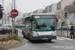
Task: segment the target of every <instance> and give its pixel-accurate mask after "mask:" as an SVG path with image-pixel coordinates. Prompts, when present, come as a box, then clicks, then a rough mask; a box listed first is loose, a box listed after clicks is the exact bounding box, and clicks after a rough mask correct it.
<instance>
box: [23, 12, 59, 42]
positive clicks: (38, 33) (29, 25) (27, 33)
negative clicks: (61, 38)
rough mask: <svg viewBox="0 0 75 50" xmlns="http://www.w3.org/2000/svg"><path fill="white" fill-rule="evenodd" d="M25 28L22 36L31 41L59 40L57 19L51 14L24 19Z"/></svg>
mask: <svg viewBox="0 0 75 50" xmlns="http://www.w3.org/2000/svg"><path fill="white" fill-rule="evenodd" d="M24 19H25V20H24V24H25V28H23V29H22V34H23V36H24V37H25V38H28V39H29V40H30V41H33V40H48V41H51V40H52V39H57V31H56V23H57V21H58V20H57V18H56V16H55V14H54V13H51V14H33V15H31V16H28V17H25V18H24Z"/></svg>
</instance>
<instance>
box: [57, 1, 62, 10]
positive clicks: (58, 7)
mask: <svg viewBox="0 0 75 50" xmlns="http://www.w3.org/2000/svg"><path fill="white" fill-rule="evenodd" d="M59 9H61V2H59V3H57V10H59Z"/></svg>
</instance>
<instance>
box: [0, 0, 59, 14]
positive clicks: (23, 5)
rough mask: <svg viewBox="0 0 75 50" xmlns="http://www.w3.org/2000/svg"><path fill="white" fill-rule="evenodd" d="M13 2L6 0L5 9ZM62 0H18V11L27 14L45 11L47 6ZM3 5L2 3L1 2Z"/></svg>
mask: <svg viewBox="0 0 75 50" xmlns="http://www.w3.org/2000/svg"><path fill="white" fill-rule="evenodd" d="M11 1H12V0H4V8H6V7H8V6H9V4H11ZM59 1H60V0H16V6H17V10H18V11H20V12H22V13H26V12H31V11H34V10H37V9H44V8H45V7H46V6H47V5H50V4H53V3H57V2H59ZM0 3H1V4H2V1H1V0H0Z"/></svg>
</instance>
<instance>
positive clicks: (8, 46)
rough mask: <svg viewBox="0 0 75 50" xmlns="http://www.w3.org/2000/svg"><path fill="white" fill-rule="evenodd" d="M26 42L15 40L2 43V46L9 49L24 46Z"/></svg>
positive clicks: (5, 49) (0, 46) (0, 45)
mask: <svg viewBox="0 0 75 50" xmlns="http://www.w3.org/2000/svg"><path fill="white" fill-rule="evenodd" d="M24 44H25V43H24V42H23V41H19V42H14V43H10V44H0V48H3V49H4V50H7V49H12V48H16V47H20V46H23V45H24ZM3 49H2V50H3Z"/></svg>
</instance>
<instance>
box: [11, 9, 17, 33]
mask: <svg viewBox="0 0 75 50" xmlns="http://www.w3.org/2000/svg"><path fill="white" fill-rule="evenodd" d="M17 15H18V11H17V10H16V9H13V10H12V11H11V16H12V34H13V22H14V21H13V18H15V17H16V16H17Z"/></svg>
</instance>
